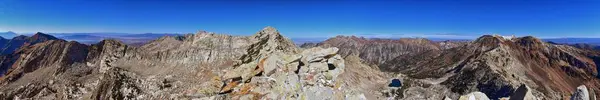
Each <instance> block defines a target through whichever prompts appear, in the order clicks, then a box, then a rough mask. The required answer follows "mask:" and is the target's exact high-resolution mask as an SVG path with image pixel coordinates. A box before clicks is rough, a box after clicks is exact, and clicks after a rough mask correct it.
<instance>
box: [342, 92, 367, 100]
mask: <svg viewBox="0 0 600 100" xmlns="http://www.w3.org/2000/svg"><path fill="white" fill-rule="evenodd" d="M345 100H367V97H366V96H365V94H362V93H361V94H351V95H346V99H345Z"/></svg>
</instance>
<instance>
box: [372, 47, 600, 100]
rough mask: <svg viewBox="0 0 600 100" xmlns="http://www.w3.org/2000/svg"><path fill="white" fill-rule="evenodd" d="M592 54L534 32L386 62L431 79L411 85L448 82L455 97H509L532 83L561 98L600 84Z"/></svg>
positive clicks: (545, 95)
mask: <svg viewBox="0 0 600 100" xmlns="http://www.w3.org/2000/svg"><path fill="white" fill-rule="evenodd" d="M590 56H597V54H596V53H594V52H589V51H586V50H580V49H576V48H573V47H570V46H565V45H553V44H548V43H545V42H542V41H541V40H539V39H537V38H534V37H521V38H511V39H507V38H503V37H501V36H491V35H486V36H482V37H480V38H478V39H477V40H475V41H473V42H472V43H469V44H468V45H464V46H461V47H456V48H452V49H448V50H443V51H431V52H425V53H421V54H419V55H415V56H407V57H398V58H395V59H394V60H392V61H390V62H387V63H386V64H383V66H387V68H382V69H389V70H396V71H399V72H400V73H402V74H406V75H407V76H409V77H412V78H416V79H418V80H425V81H424V82H422V83H425V84H431V86H425V87H423V86H420V87H411V88H429V89H434V90H439V89H437V88H438V87H440V86H441V87H447V88H448V89H449V91H451V92H446V96H449V97H451V98H456V96H457V95H462V94H467V93H469V92H473V91H481V92H483V93H485V94H486V95H487V96H488V97H489V98H490V99H497V98H501V97H509V96H510V95H511V94H515V91H516V89H517V87H520V86H521V84H526V85H527V86H529V87H531V92H532V94H533V95H534V96H535V97H539V98H541V99H561V98H564V97H569V95H570V93H572V92H573V88H574V87H576V86H578V85H581V84H586V85H588V86H594V87H595V86H597V85H598V80H597V79H596V78H595V76H596V75H597V71H595V70H597V68H596V65H595V62H594V61H593V60H592V59H591V58H589V57H590ZM427 80H435V81H427ZM552 80H563V81H552ZM411 88H409V89H408V90H411ZM443 91H446V90H443ZM438 92H439V91H438ZM443 97H444V96H441V95H439V96H438V97H437V98H440V99H441V98H443Z"/></svg>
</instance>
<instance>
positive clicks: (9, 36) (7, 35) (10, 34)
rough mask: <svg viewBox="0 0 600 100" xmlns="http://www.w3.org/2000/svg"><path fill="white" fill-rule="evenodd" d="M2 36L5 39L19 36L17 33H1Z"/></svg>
mask: <svg viewBox="0 0 600 100" xmlns="http://www.w3.org/2000/svg"><path fill="white" fill-rule="evenodd" d="M0 36H2V37H3V38H13V37H15V36H17V33H15V32H12V31H8V32H0Z"/></svg>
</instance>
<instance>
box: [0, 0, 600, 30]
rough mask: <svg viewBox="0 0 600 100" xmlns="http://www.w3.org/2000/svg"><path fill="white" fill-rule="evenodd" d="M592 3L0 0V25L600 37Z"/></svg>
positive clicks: (599, 9) (598, 7)
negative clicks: (271, 27)
mask: <svg viewBox="0 0 600 100" xmlns="http://www.w3.org/2000/svg"><path fill="white" fill-rule="evenodd" d="M599 18H600V1H589V0H580V1H560V0H547V1H522V0H485V1H479V0H459V1H447V0H436V1H427V2H416V1H411V0H399V1H388V0H375V1H372V0H369V1H366V0H325V1H312V0H309V1H296V0H291V1H272V0H252V1H238V0H222V1H180V0H152V1H138V0H125V1H123V0H102V1H81V0H56V1H45V0H3V1H0V31H14V32H17V33H34V32H44V33H90V32H91V33H104V32H110V33H180V34H182V33H183V34H185V33H195V32H196V31H197V30H206V31H209V32H215V33H223V34H232V35H251V34H254V33H256V32H257V31H258V30H260V29H262V28H263V27H265V26H273V27H276V28H277V29H279V31H280V32H281V33H282V34H284V35H286V36H287V37H294V38H315V37H316V38H322V37H333V36H337V35H356V36H365V37H378V38H382V37H392V38H399V37H427V38H461V39H464V38H476V37H479V36H481V35H485V34H500V35H516V36H529V35H531V36H536V37H540V38H565V37H576V38H580V37H594V38H600V28H598V26H600V19H599Z"/></svg>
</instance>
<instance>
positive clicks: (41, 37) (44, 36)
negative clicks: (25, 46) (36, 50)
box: [28, 32, 58, 43]
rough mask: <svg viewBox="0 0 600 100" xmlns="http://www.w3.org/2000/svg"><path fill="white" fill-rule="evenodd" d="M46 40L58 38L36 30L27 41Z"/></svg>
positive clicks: (37, 41)
mask: <svg viewBox="0 0 600 100" xmlns="http://www.w3.org/2000/svg"><path fill="white" fill-rule="evenodd" d="M47 40H58V38H56V37H54V36H52V35H48V34H45V33H42V32H37V33H35V35H33V36H31V37H30V38H29V39H28V41H29V42H30V43H39V42H43V41H47Z"/></svg>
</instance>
